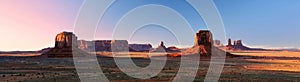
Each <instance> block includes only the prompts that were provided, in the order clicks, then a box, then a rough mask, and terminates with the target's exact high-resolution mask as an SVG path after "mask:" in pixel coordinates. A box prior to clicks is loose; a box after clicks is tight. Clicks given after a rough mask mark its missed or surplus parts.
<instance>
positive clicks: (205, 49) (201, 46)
mask: <svg viewBox="0 0 300 82" xmlns="http://www.w3.org/2000/svg"><path fill="white" fill-rule="evenodd" d="M197 54H200V56H205V57H210V56H211V55H212V54H214V55H219V56H220V57H222V56H221V55H225V54H226V56H232V54H230V53H228V52H226V51H223V50H221V49H219V48H217V47H215V46H214V45H213V36H212V33H211V32H210V31H209V30H199V31H198V32H197V33H196V34H195V39H194V46H193V47H192V48H189V49H186V50H185V51H183V53H182V55H197Z"/></svg>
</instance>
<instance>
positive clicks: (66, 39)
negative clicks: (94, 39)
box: [42, 32, 88, 58]
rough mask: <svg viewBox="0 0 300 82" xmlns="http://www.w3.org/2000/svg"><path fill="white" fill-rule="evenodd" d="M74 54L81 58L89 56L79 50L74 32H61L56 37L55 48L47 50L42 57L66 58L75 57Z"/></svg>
mask: <svg viewBox="0 0 300 82" xmlns="http://www.w3.org/2000/svg"><path fill="white" fill-rule="evenodd" d="M73 53H77V54H79V55H81V56H84V55H87V54H88V53H86V52H84V51H83V50H81V49H79V48H78V45H77V37H76V36H75V35H74V34H73V33H72V32H61V33H59V34H57V35H56V37H55V47H54V48H52V49H49V50H47V51H46V52H45V53H43V54H42V55H43V56H47V57H49V58H53V57H55V58H56V57H58V58H65V57H73Z"/></svg>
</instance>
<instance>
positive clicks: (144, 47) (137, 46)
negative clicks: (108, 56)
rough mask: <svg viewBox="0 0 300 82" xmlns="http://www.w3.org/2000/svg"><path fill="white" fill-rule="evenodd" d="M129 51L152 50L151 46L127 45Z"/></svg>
mask: <svg viewBox="0 0 300 82" xmlns="http://www.w3.org/2000/svg"><path fill="white" fill-rule="evenodd" d="M129 48H130V49H132V50H131V51H150V50H151V49H152V45H151V44H129Z"/></svg>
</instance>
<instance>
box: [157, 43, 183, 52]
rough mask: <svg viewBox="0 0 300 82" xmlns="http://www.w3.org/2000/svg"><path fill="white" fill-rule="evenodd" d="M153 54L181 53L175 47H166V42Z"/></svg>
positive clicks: (160, 44)
mask: <svg viewBox="0 0 300 82" xmlns="http://www.w3.org/2000/svg"><path fill="white" fill-rule="evenodd" d="M152 52H180V49H179V48H176V47H174V46H172V47H168V48H167V47H166V46H165V44H164V42H163V41H161V42H160V43H159V45H158V47H157V48H155V49H154V50H153V51H152Z"/></svg>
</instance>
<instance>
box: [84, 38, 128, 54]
mask: <svg viewBox="0 0 300 82" xmlns="http://www.w3.org/2000/svg"><path fill="white" fill-rule="evenodd" d="M78 44H79V45H78V48H80V49H82V50H85V51H109V52H111V51H128V48H129V46H128V42H127V40H94V41H85V40H79V41H78ZM112 48H113V49H114V50H112Z"/></svg>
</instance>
